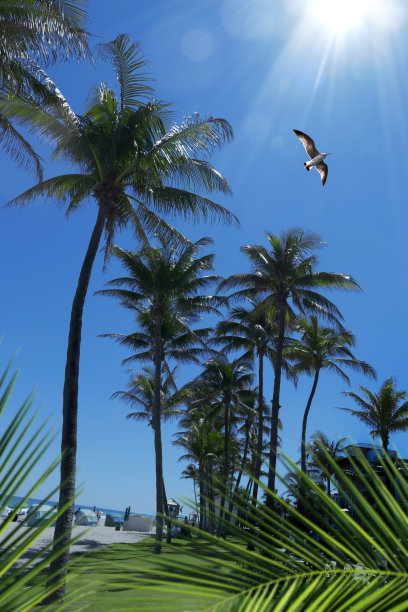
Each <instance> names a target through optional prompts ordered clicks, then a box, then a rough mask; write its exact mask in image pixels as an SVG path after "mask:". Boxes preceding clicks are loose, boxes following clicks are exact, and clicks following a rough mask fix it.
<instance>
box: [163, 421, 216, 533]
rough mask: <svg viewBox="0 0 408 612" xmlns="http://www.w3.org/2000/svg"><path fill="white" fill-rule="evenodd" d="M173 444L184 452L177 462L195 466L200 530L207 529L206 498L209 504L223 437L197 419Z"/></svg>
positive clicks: (210, 425) (208, 424) (209, 423)
mask: <svg viewBox="0 0 408 612" xmlns="http://www.w3.org/2000/svg"><path fill="white" fill-rule="evenodd" d="M177 435H178V437H177V439H176V440H174V442H173V444H175V445H176V446H180V447H181V448H183V449H184V450H185V451H186V452H185V454H184V455H182V456H181V457H180V458H179V461H193V462H194V463H196V464H197V475H198V489H199V506H200V512H199V515H200V519H199V520H200V522H199V526H200V529H205V528H207V525H206V523H207V521H206V507H207V504H206V498H207V500H208V502H211V500H212V498H213V492H212V486H211V483H212V480H213V472H214V469H215V467H216V465H217V464H218V463H219V457H220V456H221V455H222V447H223V437H222V434H221V432H220V431H219V430H218V429H217V428H216V427H215V426H214V422H213V421H211V420H208V419H207V420H205V419H199V420H197V421H195V422H192V423H191V426H190V427H189V429H188V430H187V431H185V432H179V433H178V434H177Z"/></svg>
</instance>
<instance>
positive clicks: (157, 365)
mask: <svg viewBox="0 0 408 612" xmlns="http://www.w3.org/2000/svg"><path fill="white" fill-rule="evenodd" d="M154 344H155V346H154V399H153V415H152V416H153V427H154V450H155V457H156V541H155V543H154V552H155V553H156V554H158V555H159V554H160V553H161V543H162V540H163V510H164V504H163V497H164V496H163V457H162V441H161V415H160V383H161V348H162V347H161V338H160V325H159V324H157V323H156V331H155V343H154Z"/></svg>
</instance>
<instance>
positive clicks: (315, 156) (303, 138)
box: [293, 130, 330, 186]
mask: <svg viewBox="0 0 408 612" xmlns="http://www.w3.org/2000/svg"><path fill="white" fill-rule="evenodd" d="M293 131H294V132H295V134H296V136H297V137H298V138H299V140H300V142H301V143H302V144H303V146H304V147H305V151H306V153H307V154H308V156H309V157H310V161H309V162H304V164H303V165H304V167H305V168H306V170H307V171H308V172H309V170H310V168H312V167H313V166H315V168H316V170H317V171H318V172H319V173H320V176H321V177H322V185H323V186H324V184H325V182H326V179H327V173H328V171H329V169H328V167H327V165H326V164H325V163H324V161H323V160H324V158H325V157H326V156H327V155H330V153H319V151H318V150H317V149H316V146H315V143H314V142H313V140H312V139H311V138H310V136H308V135H307V134H304V133H303V132H299V130H293Z"/></svg>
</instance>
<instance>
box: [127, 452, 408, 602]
mask: <svg viewBox="0 0 408 612" xmlns="http://www.w3.org/2000/svg"><path fill="white" fill-rule="evenodd" d="M349 460H350V461H351V462H353V459H352V458H351V457H350V458H349ZM325 461H326V462H329V463H330V458H329V457H328V456H327V457H326V459H325ZM378 461H379V462H380V463H381V464H382V467H383V470H384V472H385V473H386V475H387V479H388V481H392V482H393V483H394V485H395V490H397V491H398V499H396V498H395V497H394V496H393V494H391V492H390V490H389V488H388V487H387V486H386V485H384V483H383V482H382V480H381V479H380V477H379V476H378V474H377V473H376V471H374V470H373V468H372V467H371V466H370V464H369V463H368V462H367V461H365V459H364V457H361V458H360V459H359V463H358V466H356V469H358V470H360V488H361V486H364V488H365V490H366V491H369V493H370V498H369V499H367V498H366V495H367V493H365V494H364V495H363V494H361V493H360V492H359V487H357V486H356V484H355V482H354V481H352V480H350V479H349V478H348V477H347V476H346V475H345V474H344V473H343V472H342V470H341V469H340V468H339V466H338V465H336V464H335V463H333V465H332V466H331V468H330V471H332V472H333V473H334V474H335V476H336V481H337V482H338V488H339V491H341V492H342V493H343V495H344V496H345V497H348V498H349V499H350V500H352V503H353V510H354V517H355V518H351V517H350V516H349V515H348V514H347V513H345V512H343V511H342V510H341V508H340V507H339V506H337V505H336V504H335V503H334V502H333V500H332V499H331V498H330V497H329V496H327V495H326V494H325V493H324V491H322V489H321V488H320V487H319V486H318V485H317V484H316V483H315V482H313V480H311V479H310V478H309V477H308V476H307V475H305V474H304V473H303V472H302V471H301V470H299V469H298V468H297V467H296V465H295V464H293V463H292V462H290V461H289V460H287V459H283V463H284V465H285V467H287V468H288V469H289V470H290V471H291V472H292V473H296V476H297V481H302V486H301V487H300V488H303V489H307V490H308V491H310V492H312V493H313V505H310V504H308V499H307V498H305V499H304V500H303V502H302V508H304V511H303V513H302V514H301V513H300V512H299V511H298V510H297V509H296V507H294V506H292V505H290V504H289V503H287V502H285V501H283V500H282V499H281V498H279V497H278V496H277V495H276V494H273V493H272V492H271V491H269V492H268V495H271V496H273V498H274V500H275V502H276V504H275V508H274V509H270V508H266V507H258V509H257V510H256V512H255V511H254V510H253V509H250V510H249V509H248V507H247V506H246V505H243V504H242V505H240V504H239V503H238V508H239V510H240V511H241V512H242V513H243V514H244V515H246V518H244V519H242V521H241V525H239V526H234V525H233V524H232V522H230V523H227V522H225V523H224V528H225V529H226V530H227V531H228V532H229V534H230V535H229V536H228V537H227V539H226V540H224V539H218V538H215V537H213V536H210V535H208V534H202V533H201V532H199V531H198V530H193V533H194V534H196V535H198V534H200V537H201V538H203V539H204V541H205V543H201V546H200V550H199V551H197V549H196V548H195V549H194V548H192V550H191V556H190V558H189V559H188V560H187V561H184V560H183V561H182V560H178V559H177V558H176V556H174V555H172V554H171V553H170V552H169V554H168V555H166V554H164V555H163V558H162V559H161V560H160V564H159V565H157V566H156V568H155V570H154V572H152V571H151V570H150V571H149V572H148V573H146V574H144V573H143V572H138V574H137V576H136V578H135V594H134V600H133V602H134V603H133V605H134V606H135V607H136V608H137V609H141V608H143V607H149V608H150V609H152V610H160V609H179V610H180V609H185V610H200V609H211V610H223V611H224V610H225V611H226V610H228V611H229V612H230V611H232V610H233V611H238V610H239V611H244V610H245V611H248V610H249V611H255V610H256V611H257V612H261V611H266V610H274V612H275V611H276V610H280V611H281V612H289V611H290V612H301V611H305V612H306V611H307V612H317V611H322V610H324V611H325V612H345V611H346V610H347V611H348V612H349V611H350V610H351V611H355V612H364V611H366V612H372V611H374V610H377V611H383V610H387V612H389V611H397V610H401V611H402V610H405V609H406V600H407V596H408V520H407V515H406V510H407V509H408V478H407V477H408V472H407V469H406V468H405V469H401V466H399V467H400V469H398V468H397V467H396V466H395V465H393V464H392V462H391V461H390V460H389V458H388V457H387V456H386V455H385V456H384V457H382V458H381V457H378ZM322 469H324V466H322ZM362 469H363V471H361V470H362ZM373 500H374V502H375V503H373ZM250 512H251V513H252V516H250V515H249V513H250ZM283 515H284V516H283ZM231 518H232V517H231ZM254 518H255V520H256V524H257V529H256V530H255V531H250V530H246V529H244V527H245V526H246V525H248V526H249V524H250V523H249V519H250V520H251V524H252V521H253V520H254ZM249 542H250V543H251V544H252V545H253V547H254V548H255V550H253V551H252V550H248V549H247V548H246V545H247V544H248V543H249ZM165 552H166V549H165ZM203 558H205V565H204V564H203V563H199V562H198V559H201V560H203ZM231 562H234V563H235V569H233V571H231ZM176 594H178V597H179V599H178V601H177V603H176V604H175V605H174V607H173V605H172V602H175V599H174V598H175V596H176ZM203 595H205V597H206V598H208V601H209V602H210V600H211V598H213V601H214V599H216V600H217V603H211V604H210V605H209V606H206V605H205V604H204V602H202V605H191V606H190V604H189V602H190V601H191V602H197V601H199V597H200V596H203ZM166 602H167V603H166ZM180 602H183V603H182V604H181V603H180ZM177 606H178V608H177Z"/></svg>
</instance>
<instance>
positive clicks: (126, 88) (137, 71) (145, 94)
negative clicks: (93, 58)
mask: <svg viewBox="0 0 408 612" xmlns="http://www.w3.org/2000/svg"><path fill="white" fill-rule="evenodd" d="M99 54H100V56H101V57H102V58H103V59H107V58H110V60H111V61H112V65H113V68H114V71H115V74H116V78H117V80H118V82H119V87H120V103H121V109H120V112H121V113H122V114H123V112H124V111H125V110H127V111H129V110H136V109H138V108H139V107H140V106H141V105H142V104H144V102H145V101H146V100H147V99H149V98H150V97H151V96H152V94H153V93H154V89H153V87H151V86H150V85H148V83H149V82H151V81H152V77H151V75H150V74H149V73H147V72H142V70H143V69H144V68H145V67H146V66H147V65H148V62H147V60H146V59H145V58H144V57H143V56H142V55H141V53H140V45H139V44H137V43H133V42H132V41H131V40H130V38H129V37H128V36H126V35H125V34H120V35H119V36H117V37H116V38H115V40H112V41H110V42H108V43H103V44H101V45H99Z"/></svg>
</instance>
